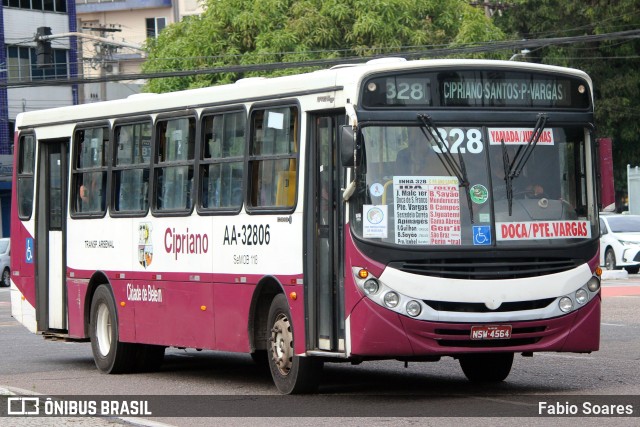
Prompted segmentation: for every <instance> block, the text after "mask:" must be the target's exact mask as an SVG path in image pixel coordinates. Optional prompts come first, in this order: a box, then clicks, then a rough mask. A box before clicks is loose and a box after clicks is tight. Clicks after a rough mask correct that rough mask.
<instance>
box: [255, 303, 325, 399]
mask: <svg viewBox="0 0 640 427" xmlns="http://www.w3.org/2000/svg"><path fill="white" fill-rule="evenodd" d="M267 325H268V328H269V329H268V331H267V334H268V336H269V337H270V339H269V343H268V347H269V348H268V350H267V351H268V359H269V369H270V371H271V376H272V377H273V382H274V383H275V385H276V387H277V389H278V391H280V392H281V393H283V394H296V393H309V392H312V391H315V389H316V388H317V387H318V384H319V382H320V374H321V372H322V361H321V360H319V359H316V358H312V357H300V356H296V355H295V353H294V350H293V348H294V347H293V339H294V336H293V326H292V325H291V314H290V313H289V305H288V304H287V299H286V297H285V296H284V295H283V294H278V295H276V297H275V298H274V299H273V302H272V303H271V308H270V309H269V317H268V323H267Z"/></svg>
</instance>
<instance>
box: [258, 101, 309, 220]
mask: <svg viewBox="0 0 640 427" xmlns="http://www.w3.org/2000/svg"><path fill="white" fill-rule="evenodd" d="M251 119H252V120H251V123H252V129H251V131H252V134H251V136H252V138H251V145H250V157H249V159H250V160H249V164H250V168H249V175H250V177H249V179H250V181H249V182H250V183H251V192H250V197H249V200H250V202H251V207H254V208H265V209H282V208H285V209H291V208H293V207H294V205H295V199H296V190H297V167H298V160H297V159H298V109H297V108H296V107H275V108H269V109H266V110H255V111H254V112H253V113H252V118H251Z"/></svg>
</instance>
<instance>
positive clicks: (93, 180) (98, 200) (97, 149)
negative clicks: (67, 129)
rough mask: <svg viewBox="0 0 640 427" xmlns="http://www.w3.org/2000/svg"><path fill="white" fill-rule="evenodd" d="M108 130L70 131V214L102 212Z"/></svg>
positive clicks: (104, 206)
mask: <svg viewBox="0 0 640 427" xmlns="http://www.w3.org/2000/svg"><path fill="white" fill-rule="evenodd" d="M108 141H109V128H108V127H107V126H100V127H93V128H82V129H78V130H76V131H75V132H74V138H73V144H74V151H73V155H74V161H73V183H74V184H73V190H74V192H73V195H72V200H75V203H74V209H73V210H72V214H92V215H96V214H97V215H102V214H104V213H105V212H106V194H107V162H106V158H105V154H106V147H107V142H108Z"/></svg>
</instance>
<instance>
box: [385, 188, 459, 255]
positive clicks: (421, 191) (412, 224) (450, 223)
mask: <svg viewBox="0 0 640 427" xmlns="http://www.w3.org/2000/svg"><path fill="white" fill-rule="evenodd" d="M458 188H459V187H458V179H457V178H456V177H451V176H394V177H393V195H394V203H395V211H396V215H395V241H396V243H397V244H400V245H460V244H461V234H460V192H459V190H458Z"/></svg>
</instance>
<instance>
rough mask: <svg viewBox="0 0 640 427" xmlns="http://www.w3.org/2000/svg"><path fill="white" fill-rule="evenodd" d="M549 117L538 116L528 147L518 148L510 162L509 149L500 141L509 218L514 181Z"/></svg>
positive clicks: (534, 146)
mask: <svg viewBox="0 0 640 427" xmlns="http://www.w3.org/2000/svg"><path fill="white" fill-rule="evenodd" d="M547 119H548V117H547V115H546V114H545V113H540V114H538V120H537V121H536V125H535V126H534V128H533V132H532V133H531V136H530V137H529V141H527V145H521V146H520V147H518V151H516V154H515V156H513V160H511V161H509V153H507V147H506V145H505V143H504V139H503V140H501V141H500V145H501V146H502V162H503V166H504V181H505V185H506V186H507V200H508V201H509V216H511V210H512V209H511V208H512V205H513V179H514V178H517V177H519V176H520V174H521V173H522V170H523V169H524V166H525V165H526V164H527V161H528V160H529V157H531V153H533V150H534V149H535V148H536V145H538V141H539V140H540V137H541V136H542V132H543V131H544V127H545V125H546V124H547Z"/></svg>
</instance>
